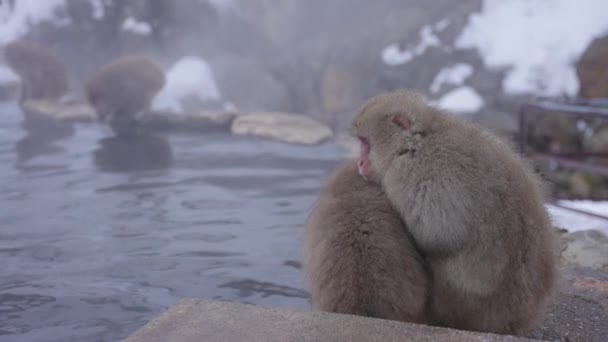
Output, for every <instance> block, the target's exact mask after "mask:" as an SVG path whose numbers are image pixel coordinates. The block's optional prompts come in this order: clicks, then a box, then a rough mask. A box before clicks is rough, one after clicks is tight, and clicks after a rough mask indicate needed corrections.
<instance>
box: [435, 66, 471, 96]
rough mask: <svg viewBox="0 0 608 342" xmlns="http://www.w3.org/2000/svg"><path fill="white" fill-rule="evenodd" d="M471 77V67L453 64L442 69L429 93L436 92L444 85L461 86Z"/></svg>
mask: <svg viewBox="0 0 608 342" xmlns="http://www.w3.org/2000/svg"><path fill="white" fill-rule="evenodd" d="M471 75H473V67H472V66H471V65H469V64H466V63H458V64H454V65H452V66H451V67H448V68H444V69H442V70H441V71H440V72H439V73H438V74H437V76H435V79H434V80H433V83H432V84H431V91H432V92H433V93H436V92H438V91H439V90H440V89H441V86H442V85H444V84H453V85H462V84H463V83H464V81H466V80H467V79H468V78H469V77H471Z"/></svg>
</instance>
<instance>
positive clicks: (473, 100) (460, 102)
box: [437, 86, 484, 113]
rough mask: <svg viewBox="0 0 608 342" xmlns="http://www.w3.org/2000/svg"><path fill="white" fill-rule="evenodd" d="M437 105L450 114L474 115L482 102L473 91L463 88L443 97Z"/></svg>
mask: <svg viewBox="0 0 608 342" xmlns="http://www.w3.org/2000/svg"><path fill="white" fill-rule="evenodd" d="M437 105H438V106H439V107H440V108H442V109H445V110H448V111H450V112H456V113H474V112H477V111H479V110H480V109H481V108H482V107H483V105H484V101H483V98H482V97H481V95H479V94H478V93H477V92H476V91H475V89H473V88H471V87H469V86H463V87H460V88H456V89H454V90H452V91H450V92H448V93H447V94H445V95H443V96H442V97H441V98H440V99H439V101H437Z"/></svg>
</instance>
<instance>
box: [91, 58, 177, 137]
mask: <svg viewBox="0 0 608 342" xmlns="http://www.w3.org/2000/svg"><path fill="white" fill-rule="evenodd" d="M165 82H166V77H165V73H164V71H163V69H162V68H161V67H160V66H158V65H157V64H156V63H155V62H153V61H151V60H149V59H148V58H145V57H138V56H127V57H122V58H119V59H117V60H115V61H113V62H112V63H110V64H108V65H106V66H104V67H102V68H101V69H100V70H98V71H97V72H96V73H95V74H93V76H91V78H90V79H89V80H88V81H87V84H86V94H87V99H88V101H89V103H90V104H91V105H92V106H93V107H94V108H95V111H96V112H97V116H98V117H99V119H100V120H101V121H105V122H109V123H110V125H112V127H113V128H114V129H115V131H116V130H118V131H120V127H128V126H130V125H133V124H135V123H136V122H137V120H138V118H139V117H140V116H141V115H143V114H146V113H147V112H149V110H150V105H151V103H152V100H153V99H154V96H156V94H157V93H158V92H159V91H160V90H161V89H162V87H163V86H164V85H165Z"/></svg>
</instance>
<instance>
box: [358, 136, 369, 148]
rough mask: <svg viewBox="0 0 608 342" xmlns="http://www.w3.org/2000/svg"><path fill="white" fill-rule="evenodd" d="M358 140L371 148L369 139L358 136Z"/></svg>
mask: <svg viewBox="0 0 608 342" xmlns="http://www.w3.org/2000/svg"><path fill="white" fill-rule="evenodd" d="M357 139H359V141H360V142H361V143H362V144H363V145H366V146H369V141H368V140H367V138H364V137H362V136H357Z"/></svg>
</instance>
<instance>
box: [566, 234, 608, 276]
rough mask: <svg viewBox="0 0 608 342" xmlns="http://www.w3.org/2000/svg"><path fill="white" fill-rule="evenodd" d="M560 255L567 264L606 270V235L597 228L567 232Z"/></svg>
mask: <svg viewBox="0 0 608 342" xmlns="http://www.w3.org/2000/svg"><path fill="white" fill-rule="evenodd" d="M564 242H565V243H566V248H565V250H564V251H563V252H562V257H563V259H564V261H565V262H566V263H567V264H570V265H578V266H584V267H590V268H593V269H599V270H604V271H608V237H607V236H606V235H605V234H603V233H601V232H599V231H597V230H585V231H578V232H574V233H570V234H567V235H566V236H565V237H564Z"/></svg>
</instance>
